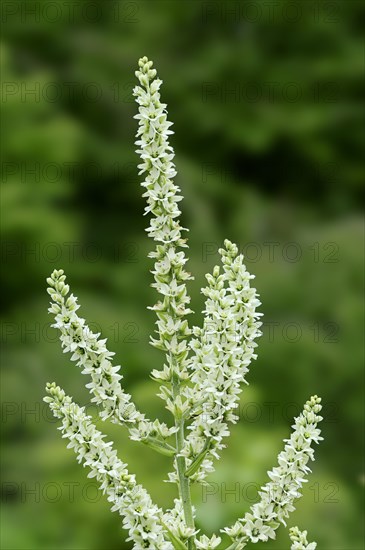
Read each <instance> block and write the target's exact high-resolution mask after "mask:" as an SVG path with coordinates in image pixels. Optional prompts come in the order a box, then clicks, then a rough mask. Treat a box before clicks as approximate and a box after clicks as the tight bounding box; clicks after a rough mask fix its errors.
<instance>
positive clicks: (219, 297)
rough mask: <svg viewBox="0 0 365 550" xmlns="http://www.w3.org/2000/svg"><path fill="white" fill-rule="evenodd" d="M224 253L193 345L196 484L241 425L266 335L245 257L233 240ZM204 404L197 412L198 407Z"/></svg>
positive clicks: (191, 470) (192, 466)
mask: <svg viewBox="0 0 365 550" xmlns="http://www.w3.org/2000/svg"><path fill="white" fill-rule="evenodd" d="M224 244H225V248H223V249H220V250H219V252H220V254H221V256H222V263H223V273H220V267H219V266H216V267H215V268H214V269H213V274H212V275H211V274H208V275H207V276H206V278H207V281H208V286H207V287H206V288H203V289H202V293H203V294H204V295H205V296H206V302H205V310H204V313H205V319H204V324H203V328H198V327H194V328H193V333H194V336H195V338H194V339H193V340H192V341H191V343H190V346H191V349H192V350H193V352H194V355H193V357H192V359H191V362H190V365H189V366H190V370H191V373H192V374H191V381H192V383H193V388H187V389H186V395H187V397H190V402H191V409H192V410H193V411H194V407H195V416H194V419H193V422H192V424H191V425H190V426H189V429H190V434H189V435H188V437H187V441H186V446H185V449H184V454H185V456H186V457H187V459H188V469H187V474H188V475H190V476H191V478H192V479H193V480H194V481H203V480H204V479H205V477H206V475H207V474H208V473H210V472H211V471H213V465H212V458H217V459H218V458H219V451H220V450H221V449H222V448H223V447H224V444H223V443H222V441H223V438H225V437H227V436H229V428H228V424H229V423H235V422H237V415H236V414H235V409H236V408H237V407H238V402H239V395H240V393H241V391H242V389H241V387H240V385H241V383H242V382H244V383H246V384H247V383H248V382H247V381H246V378H245V376H246V374H247V372H248V366H249V364H250V363H251V361H252V359H255V358H256V355H255V353H254V351H255V347H256V345H257V344H256V342H255V339H256V338H257V337H259V336H260V335H261V331H260V326H261V322H259V321H258V319H259V317H260V316H261V315H262V314H261V313H258V312H257V311H256V308H257V307H258V306H259V305H260V301H259V300H258V295H257V293H256V289H255V288H252V287H251V286H250V280H251V279H252V278H253V275H250V274H249V273H248V272H247V270H246V267H245V264H244V263H243V256H242V255H241V254H238V248H237V246H236V245H235V244H233V243H231V242H230V241H228V240H226V241H225V243H224ZM199 402H200V403H202V406H201V407H199V406H198V407H196V403H198V405H199Z"/></svg>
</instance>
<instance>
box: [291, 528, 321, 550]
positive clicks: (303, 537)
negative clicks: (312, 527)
mask: <svg viewBox="0 0 365 550" xmlns="http://www.w3.org/2000/svg"><path fill="white" fill-rule="evenodd" d="M289 535H290V539H291V541H292V543H293V544H292V545H291V547H290V548H291V550H315V549H316V548H317V544H316V543H315V542H309V543H308V541H307V531H299V529H298V527H292V528H291V529H290V531H289Z"/></svg>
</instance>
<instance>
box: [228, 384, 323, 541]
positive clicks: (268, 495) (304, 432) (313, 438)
mask: <svg viewBox="0 0 365 550" xmlns="http://www.w3.org/2000/svg"><path fill="white" fill-rule="evenodd" d="M320 402H321V399H320V398H319V397H317V396H316V395H315V396H313V397H311V399H310V400H309V401H307V402H306V404H305V405H304V410H303V412H302V413H301V414H300V415H299V416H298V417H297V418H296V419H295V423H294V425H293V433H292V434H291V437H290V439H285V440H284V441H285V442H286V445H285V448H284V451H282V452H281V453H280V454H279V457H278V462H279V465H278V466H276V467H275V468H273V470H271V471H270V472H268V476H269V477H270V479H271V481H269V482H268V483H267V484H266V485H264V487H263V488H262V489H261V491H260V492H259V495H260V497H261V500H260V501H259V502H258V503H257V504H254V505H253V506H252V508H251V512H248V513H246V514H245V516H244V517H243V518H242V519H239V520H238V521H237V522H236V523H235V524H234V525H233V527H229V528H226V529H223V532H225V533H227V535H229V536H230V537H231V538H232V540H233V541H234V544H233V545H232V549H233V548H240V549H241V548H244V547H245V546H246V544H247V543H248V542H253V543H255V542H259V541H267V540H268V539H269V538H271V539H274V538H275V536H276V535H275V531H276V529H277V528H278V527H279V525H280V523H283V524H284V525H286V523H285V519H286V518H287V517H288V516H289V513H290V512H292V511H293V510H295V507H294V502H295V500H296V499H298V498H299V497H301V492H300V490H301V488H302V485H303V483H305V482H306V481H307V480H306V479H305V476H306V475H307V474H308V472H310V471H311V470H310V468H309V466H308V462H309V460H314V450H313V449H312V447H311V444H312V443H319V441H321V440H322V439H323V438H322V437H321V436H320V430H319V429H318V428H317V424H318V422H320V421H321V420H322V417H321V416H319V414H318V413H319V412H320V411H321V409H322V407H321V405H320ZM235 544H236V546H235Z"/></svg>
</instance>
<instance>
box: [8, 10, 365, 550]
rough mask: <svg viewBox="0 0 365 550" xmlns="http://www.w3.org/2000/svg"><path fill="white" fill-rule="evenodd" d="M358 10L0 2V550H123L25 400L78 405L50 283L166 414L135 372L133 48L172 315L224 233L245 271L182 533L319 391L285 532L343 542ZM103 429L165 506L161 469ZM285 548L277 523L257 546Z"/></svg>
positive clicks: (224, 507) (351, 525)
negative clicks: (240, 331)
mask: <svg viewBox="0 0 365 550" xmlns="http://www.w3.org/2000/svg"><path fill="white" fill-rule="evenodd" d="M363 12H364V6H363V4H362V3H361V2H360V1H352V0H346V1H333V2H324V1H315V2H312V1H311V0H306V1H294V2H286V1H285V2H284V1H278V2H201V1H194V2H190V1H184V2H179V1H177V0H176V1H165V2H152V1H149V2H139V1H137V2H135V1H133V2H124V3H122V2H121V3H119V2H114V1H109V0H107V1H105V2H102V1H95V2H89V1H85V2H67V1H66V2H62V1H59V2H13V1H12V2H4V3H3V12H2V23H3V24H2V27H3V43H2V75H3V82H4V84H3V96H2V107H3V122H2V132H3V135H4V138H3V157H2V159H3V161H2V167H3V169H4V171H3V177H2V230H3V244H2V253H3V260H4V261H5V267H4V269H3V278H2V287H1V288H2V292H1V295H2V298H3V300H4V306H5V307H4V314H3V317H2V340H3V355H2V371H1V373H2V437H3V445H2V485H1V487H2V499H3V506H2V516H1V517H2V529H1V536H2V542H1V546H2V548H4V550H8V549H14V550H15V549H17V550H20V549H81V548H82V549H88V550H101V549H104V548H113V549H114V548H115V549H116V548H119V549H121V548H123V549H124V548H125V549H127V548H130V545H128V544H127V543H125V542H123V541H124V538H125V533H124V532H123V531H122V529H121V521H120V518H119V517H118V516H116V515H113V514H110V512H109V509H108V505H107V503H106V502H105V501H104V499H103V497H101V496H100V495H98V494H97V493H96V492H95V489H94V485H93V483H92V480H88V479H87V478H86V472H85V471H84V470H83V469H82V468H81V467H80V466H79V465H77V463H76V461H75V458H74V456H73V454H72V453H71V452H69V451H67V450H66V448H65V444H64V441H63V440H61V438H60V435H59V433H58V432H57V431H56V426H55V424H54V423H53V422H52V420H51V419H50V418H49V416H48V414H47V409H46V408H45V406H43V404H42V397H43V394H44V386H45V383H46V381H49V380H56V381H57V382H58V383H59V384H60V385H62V386H63V387H64V388H65V389H66V391H67V392H68V393H71V394H72V395H74V397H75V399H77V400H78V401H79V402H80V403H83V404H87V403H88V394H87V392H86V390H85V388H84V387H83V384H84V382H85V381H84V379H83V377H82V376H81V373H80V372H78V370H77V369H76V368H75V367H74V366H73V365H71V364H70V361H69V359H68V357H66V356H64V355H63V354H62V353H61V351H60V346H59V345H58V343H57V335H56V333H55V332H54V330H53V329H49V327H48V325H49V323H50V318H49V317H48V316H47V313H46V310H47V306H48V297H47V294H46V292H45V278H46V277H47V276H48V274H49V273H50V272H51V271H52V270H53V269H54V268H59V267H62V268H63V269H65V271H66V273H67V275H68V279H69V282H70V284H71V286H72V289H73V291H74V292H75V294H76V295H77V296H79V299H80V303H81V305H82V310H81V314H82V315H84V316H85V317H86V319H87V320H89V321H90V322H92V323H94V324H93V327H94V328H95V327H97V328H99V329H101V330H102V332H103V335H105V336H108V337H109V346H110V347H111V348H112V349H113V350H114V351H115V352H116V354H117V359H118V362H121V363H122V365H123V366H124V367H125V370H124V375H125V379H124V384H125V386H126V388H127V389H128V390H129V391H130V392H131V393H132V394H133V396H134V398H135V400H136V401H137V402H138V404H139V406H140V407H141V408H143V409H144V410H145V411H147V412H148V413H149V414H150V415H152V416H154V415H155V416H158V417H160V418H166V419H168V417H167V413H166V414H165V412H164V411H163V409H162V406H161V405H162V404H161V402H159V400H158V399H157V398H156V397H155V395H154V394H155V391H156V387H155V385H154V383H153V382H152V381H150V379H149V377H148V374H149V371H150V370H151V369H152V368H155V367H157V366H158V365H161V364H162V357H161V355H160V354H159V353H158V352H157V351H155V350H153V349H152V348H151V347H150V346H149V345H148V338H149V334H150V333H151V331H152V330H153V325H154V316H153V314H152V313H151V312H148V311H147V310H146V307H147V305H151V304H152V303H153V302H154V299H155V296H154V291H153V289H151V288H150V286H149V284H150V282H151V276H150V275H149V273H148V270H149V268H150V267H151V262H150V261H149V260H147V259H146V254H147V252H148V251H149V250H150V249H151V246H152V242H149V241H148V239H147V237H146V234H145V232H144V227H145V226H146V224H147V222H146V219H145V218H143V217H142V212H143V207H144V204H143V200H142V198H141V189H140V188H139V184H138V181H139V180H138V177H137V169H136V164H137V161H138V159H137V158H136V155H135V153H134V145H133V141H134V134H135V132H136V121H135V120H133V118H132V117H133V115H134V114H135V112H136V107H135V105H134V104H133V99H132V96H131V90H132V87H133V86H134V84H135V81H134V78H133V74H134V70H135V67H136V63H137V60H138V58H139V57H141V56H142V55H148V56H149V57H150V58H151V59H153V60H154V61H155V64H156V67H157V69H158V71H159V74H160V76H161V78H162V79H163V80H164V82H165V84H164V86H163V99H164V101H166V102H167V103H168V106H169V114H170V118H171V119H172V120H173V121H174V123H175V126H174V129H175V132H176V135H175V136H173V145H174V147H175V151H176V154H177V156H176V164H177V168H178V172H179V174H178V183H179V185H181V187H182V190H183V194H184V196H185V200H184V202H183V211H184V216H183V217H184V219H183V222H184V224H185V225H186V226H187V227H189V228H190V247H191V248H190V262H189V266H190V270H191V271H192V272H193V273H194V275H195V281H194V282H193V283H192V284H191V285H190V291H191V295H192V300H193V309H194V310H195V311H196V313H195V314H194V319H192V321H194V322H195V323H199V322H200V319H201V316H200V314H199V311H201V309H202V305H203V300H202V297H201V295H200V293H199V289H200V287H201V286H202V285H203V284H204V273H206V272H207V271H208V270H210V269H211V267H212V266H213V265H214V263H215V262H216V261H217V253H216V250H217V247H218V246H220V244H221V243H222V240H223V239H224V238H225V237H229V238H230V239H231V240H234V241H236V242H237V243H239V245H240V247H241V249H242V250H243V251H244V252H246V256H247V267H248V269H249V270H250V271H251V272H253V273H254V274H255V275H256V277H257V279H256V285H257V288H258V290H259V292H260V294H261V299H262V302H263V305H262V311H263V312H264V314H265V322H266V324H265V326H264V335H263V337H262V338H261V340H260V346H259V357H258V360H257V362H256V363H255V364H253V365H252V368H251V373H250V376H249V381H250V386H249V387H247V388H245V391H244V393H243V397H242V404H241V409H240V410H241V413H242V414H241V419H240V422H239V424H238V425H237V426H236V427H235V428H234V429H233V430H232V437H231V439H230V442H229V446H228V449H227V450H226V451H225V452H224V454H223V457H222V460H221V461H220V463H219V464H218V467H217V471H216V474H215V475H214V476H213V477H212V481H213V482H214V483H215V485H212V486H211V487H210V488H209V491H208V492H205V493H204V492H202V491H201V490H196V491H195V499H196V503H197V510H198V518H199V526H200V527H201V528H202V529H205V530H206V531H207V532H212V531H213V530H215V531H217V530H218V529H219V528H221V527H224V526H225V525H227V524H228V523H229V522H232V521H234V519H235V518H236V517H237V516H238V515H240V516H241V515H242V514H243V513H244V512H245V511H246V510H247V509H248V508H249V506H250V504H252V502H253V501H254V500H255V495H256V491H257V484H260V483H263V482H265V480H266V471H267V469H269V468H271V467H272V465H273V464H274V461H275V457H276V455H277V453H278V452H279V450H280V449H281V447H282V439H283V438H284V437H286V436H287V434H288V430H289V427H290V423H291V421H290V419H291V417H292V416H294V415H295V414H296V413H297V412H298V410H299V409H300V407H301V406H302V404H303V402H304V401H305V400H306V399H307V398H308V397H309V396H310V395H311V394H313V393H318V394H319V395H321V396H322V397H323V401H324V404H325V413H326V419H325V421H324V423H323V433H324V437H325V441H324V442H323V443H322V445H321V446H320V447H319V448H318V449H317V451H316V457H317V461H316V463H315V464H314V472H313V475H312V476H311V477H310V481H309V483H308V484H307V486H306V488H305V490H304V497H303V498H302V499H301V501H300V502H299V504H298V507H297V511H296V512H295V514H294V515H293V517H292V518H291V520H290V525H293V524H298V525H299V526H301V527H303V528H306V529H308V531H309V533H310V538H311V539H314V540H317V541H318V548H319V549H326V550H334V549H341V550H345V549H346V550H350V549H351V550H358V549H360V548H363V542H362V541H363V519H362V514H361V504H362V499H361V496H362V494H363V485H364V469H363V461H362V450H363V443H362V442H363V436H362V429H361V428H362V421H361V418H362V412H363V410H362V387H363V378H362V361H363V348H362V338H363V336H362V335H363V329H364V327H363V320H362V315H361V311H362V308H361V298H362V283H363V263H362V262H363V260H362V258H363V256H362V244H363V232H362V221H361V211H360V199H361V181H362V179H363V176H364V164H363V162H362V160H361V155H360V151H361V145H363V137H364V136H363V131H362V126H361V122H362V119H363V107H362V105H361V100H360V98H361V92H362V86H363V77H362V69H363V57H362V56H363V52H362V47H361V31H360V29H361V26H360V24H361V19H362V16H363V15H364V13H363ZM32 90H34V93H32ZM32 170H33V173H32ZM273 243H276V244H273ZM103 429H105V431H107V433H108V434H109V436H110V437H112V438H113V439H114V441H115V442H116V445H117V447H118V448H119V449H120V452H121V456H122V457H123V458H124V459H125V460H126V461H127V462H128V463H129V464H130V467H131V469H132V470H133V471H135V472H136V473H137V474H138V478H139V480H141V481H142V482H143V483H145V485H146V486H147V488H148V489H149V490H150V491H151V493H152V495H153V497H154V498H155V500H156V501H157V502H158V503H159V504H160V505H163V506H168V505H170V504H171V502H172V499H173V496H174V488H173V487H172V486H171V487H170V486H169V485H168V484H163V485H161V480H162V479H164V478H165V477H166V472H167V469H168V466H169V461H168V460H167V459H165V458H163V457H160V456H156V455H154V454H153V452H152V451H149V450H148V449H146V448H143V449H141V448H140V447H139V446H138V444H135V443H132V442H130V441H129V440H128V439H127V438H126V436H125V433H124V432H123V430H119V429H118V428H112V427H110V426H106V425H105V426H103ZM161 487H162V488H161ZM232 491H233V492H232ZM213 493H214V494H213ZM288 546H289V542H288V538H287V533H286V532H285V530H284V529H281V530H280V532H279V535H278V538H277V540H276V541H275V542H273V543H271V544H269V545H267V546H265V548H272V549H284V548H288ZM257 548H258V549H259V548H261V546H260V545H259V544H258V545H257Z"/></svg>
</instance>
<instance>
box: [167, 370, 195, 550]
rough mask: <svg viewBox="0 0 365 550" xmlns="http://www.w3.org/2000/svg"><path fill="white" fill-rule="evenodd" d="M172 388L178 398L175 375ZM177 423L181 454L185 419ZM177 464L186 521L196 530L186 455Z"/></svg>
mask: <svg viewBox="0 0 365 550" xmlns="http://www.w3.org/2000/svg"><path fill="white" fill-rule="evenodd" d="M172 390H173V395H174V397H175V398H176V397H177V396H178V395H179V394H180V383H179V380H178V379H176V377H174V379H173V381H172ZM175 425H176V427H177V428H178V431H177V432H176V450H177V455H179V453H180V452H181V451H182V449H183V447H184V442H185V438H184V420H183V419H175ZM176 464H177V473H178V477H179V491H180V498H181V500H182V504H183V510H184V517H185V523H186V526H187V527H190V528H191V529H194V530H195V524H194V516H193V508H192V504H191V495H190V480H189V478H188V477H186V475H185V470H186V460H185V457H184V456H177V457H176ZM188 549H189V550H195V544H194V541H193V540H192V539H191V538H190V539H189V540H188Z"/></svg>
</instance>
